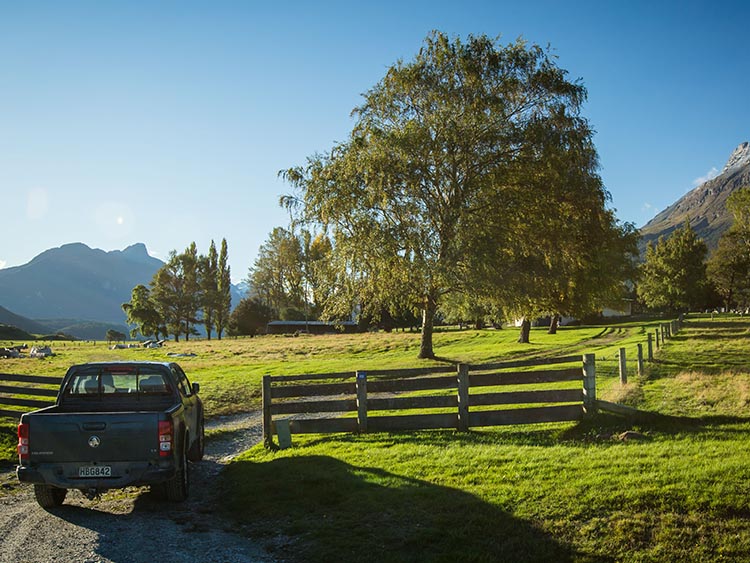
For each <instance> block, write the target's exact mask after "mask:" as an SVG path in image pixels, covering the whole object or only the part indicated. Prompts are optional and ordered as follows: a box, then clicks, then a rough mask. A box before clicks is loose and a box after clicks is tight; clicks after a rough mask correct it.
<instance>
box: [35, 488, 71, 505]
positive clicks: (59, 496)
mask: <svg viewBox="0 0 750 563" xmlns="http://www.w3.org/2000/svg"><path fill="white" fill-rule="evenodd" d="M67 494H68V489H60V488H58V487H50V486H49V485H34V496H35V497H36V501H37V502H38V503H39V506H41V507H42V508H54V507H56V506H60V505H61V504H62V503H63V501H64V500H65V495H67Z"/></svg>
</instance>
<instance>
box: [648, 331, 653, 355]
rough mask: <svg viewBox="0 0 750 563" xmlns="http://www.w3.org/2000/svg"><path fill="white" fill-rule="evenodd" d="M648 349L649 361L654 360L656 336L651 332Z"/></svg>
mask: <svg viewBox="0 0 750 563" xmlns="http://www.w3.org/2000/svg"><path fill="white" fill-rule="evenodd" d="M647 351H648V361H649V362H653V361H654V338H653V335H652V334H651V333H650V332H649V333H648V346H647Z"/></svg>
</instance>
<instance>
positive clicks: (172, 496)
mask: <svg viewBox="0 0 750 563" xmlns="http://www.w3.org/2000/svg"><path fill="white" fill-rule="evenodd" d="M181 453H182V455H181V456H180V458H181V459H180V466H179V467H178V468H177V473H175V475H174V477H172V478H171V479H170V480H169V481H167V482H166V483H164V492H165V493H166V495H167V500H170V501H172V502H182V501H183V500H185V499H186V498H187V497H188V490H189V489H190V471H189V469H188V460H187V455H186V454H187V452H186V444H185V442H184V441H183V446H182V452H181Z"/></svg>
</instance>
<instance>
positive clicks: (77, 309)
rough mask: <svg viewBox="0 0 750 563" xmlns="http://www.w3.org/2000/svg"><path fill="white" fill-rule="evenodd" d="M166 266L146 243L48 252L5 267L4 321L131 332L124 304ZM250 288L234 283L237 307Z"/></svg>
mask: <svg viewBox="0 0 750 563" xmlns="http://www.w3.org/2000/svg"><path fill="white" fill-rule="evenodd" d="M163 265H164V262H162V261H161V260H159V259H157V258H153V257H152V256H149V254H148V252H147V250H146V246H145V245H144V244H142V243H138V244H133V245H132V246H129V247H127V248H125V249H124V250H112V251H110V252H105V251H104V250H100V249H96V248H89V247H88V246H86V245H85V244H82V243H71V244H64V245H63V246H61V247H59V248H52V249H49V250H46V251H44V252H42V253H41V254H39V255H38V256H36V257H35V258H33V259H32V260H31V261H30V262H28V263H27V264H24V265H23V266H16V267H13V268H6V269H3V270H0V324H8V325H13V326H17V327H19V328H23V329H24V330H26V331H27V332H32V333H35V334H47V333H52V332H58V331H61V332H65V333H66V334H72V335H73V336H76V337H77V338H82V339H102V338H104V335H105V334H106V332H107V329H110V328H112V329H114V330H117V331H118V332H125V333H127V332H128V329H127V327H126V326H125V313H123V311H122V307H121V306H122V304H123V303H127V302H128V301H130V294H131V291H132V290H133V288H134V287H135V286H136V285H138V284H143V285H148V284H149V282H150V281H151V279H152V278H153V276H154V274H155V273H156V271H157V270H158V269H159V268H161V267H162V266H163ZM245 292H246V288H244V287H241V286H234V285H232V287H231V294H232V306H233V307H235V306H236V305H237V303H239V301H240V299H242V298H243V297H244V296H245ZM3 307H7V308H8V309H12V311H13V312H11V311H9V310H8V309H4V308H3ZM31 319H36V323H35V322H34V321H31ZM29 323H33V324H29ZM196 328H197V329H198V330H201V327H196Z"/></svg>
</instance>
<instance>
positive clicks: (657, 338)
mask: <svg viewBox="0 0 750 563" xmlns="http://www.w3.org/2000/svg"><path fill="white" fill-rule="evenodd" d="M654 334H655V335H656V349H657V350H658V349H659V327H658V326H657V327H656V330H655V331H654Z"/></svg>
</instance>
